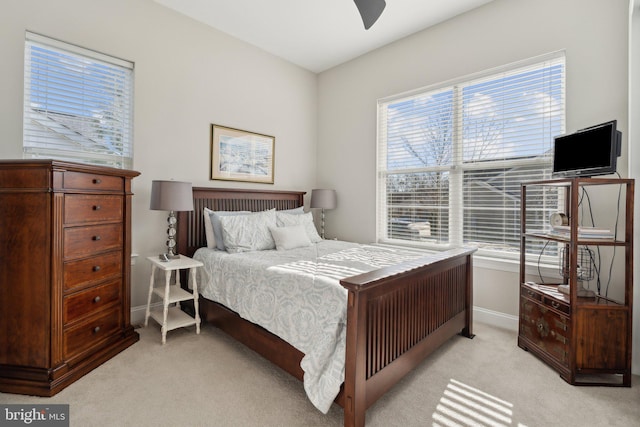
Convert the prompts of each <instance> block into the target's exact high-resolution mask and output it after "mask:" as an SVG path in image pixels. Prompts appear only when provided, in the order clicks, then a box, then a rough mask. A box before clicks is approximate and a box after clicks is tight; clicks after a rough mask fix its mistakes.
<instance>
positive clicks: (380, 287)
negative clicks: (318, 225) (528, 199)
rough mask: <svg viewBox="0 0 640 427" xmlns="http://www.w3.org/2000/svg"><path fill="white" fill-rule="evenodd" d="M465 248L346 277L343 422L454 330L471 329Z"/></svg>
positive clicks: (359, 420)
mask: <svg viewBox="0 0 640 427" xmlns="http://www.w3.org/2000/svg"><path fill="white" fill-rule="evenodd" d="M472 253H473V250H458V251H451V252H450V255H451V257H448V258H445V259H443V260H439V261H436V262H429V261H426V260H416V261H412V262H407V263H403V264H399V265H397V266H393V267H389V268H385V269H381V270H377V271H373V272H370V273H366V274H361V275H358V276H353V277H349V278H347V279H344V280H342V281H341V282H340V283H341V284H342V285H343V286H344V287H345V288H346V289H347V290H348V291H349V300H348V308H347V342H346V365H345V382H344V405H343V406H344V417H345V418H344V425H345V426H364V420H365V411H366V409H367V408H368V407H370V406H371V405H372V404H373V403H374V402H375V401H376V400H378V398H379V397H380V396H382V395H383V394H384V393H385V392H386V391H387V390H389V389H390V388H391V387H392V386H393V385H394V384H395V383H397V382H398V381H400V379H402V377H404V376H405V375H406V374H407V373H408V372H409V371H411V370H412V369H413V368H414V367H415V366H417V365H418V364H419V363H420V362H421V361H422V360H424V358H425V357H426V356H427V355H429V354H430V353H431V352H433V351H434V350H435V349H437V348H438V347H439V346H440V345H441V344H442V343H444V342H445V341H447V340H448V339H449V338H451V337H452V336H453V335H456V334H458V333H462V334H463V335H464V336H467V337H470V338H471V337H473V333H472V310H473V307H472V291H473V290H472Z"/></svg>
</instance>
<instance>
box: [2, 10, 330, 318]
mask: <svg viewBox="0 0 640 427" xmlns="http://www.w3.org/2000/svg"><path fill="white" fill-rule="evenodd" d="M25 30H29V31H32V32H36V33H40V34H43V35H46V36H49V37H53V38H57V39H60V40H63V41H65V42H69V43H73V44H77V45H80V46H83V47H87V48H90V49H93V50H97V51H100V52H103V53H107V54H111V55H114V56H117V57H120V58H123V59H127V60H130V61H133V62H135V104H134V105H135V112H134V138H135V139H134V169H136V170H138V171H140V172H141V173H142V175H141V176H140V177H138V178H136V179H135V180H134V183H133V191H134V193H135V196H134V206H133V251H134V252H137V253H138V254H139V255H140V256H139V259H138V261H137V262H136V265H134V267H133V275H132V282H133V285H132V288H133V289H132V306H133V307H140V306H144V305H145V304H146V291H147V286H148V280H149V279H148V275H149V269H150V268H149V265H148V262H147V261H146V260H145V257H147V256H150V255H155V254H157V253H159V252H161V251H162V249H163V247H164V242H165V237H166V215H167V213H165V212H159V211H150V210H149V193H150V187H151V181H152V180H154V179H176V180H184V181H191V182H193V184H194V186H197V185H200V186H223V187H231V186H233V187H252V188H256V187H257V188H267V189H270V188H278V189H291V190H303V191H310V189H311V188H312V187H313V186H314V184H315V175H316V171H315V147H316V138H317V129H316V125H317V114H316V108H317V107H316V102H317V93H316V90H317V87H316V82H317V77H316V75H315V74H313V73H311V72H309V71H306V70H303V69H302V68H299V67H297V66H294V65H292V64H291V63H288V62H286V61H283V60H281V59H279V58H276V57H274V56H272V55H270V54H267V53H265V52H264V51H262V50H259V49H257V48H255V47H253V46H251V45H248V44H246V43H243V42H241V41H239V40H237V39H234V38H232V37H230V36H227V35H225V34H223V33H220V32H218V31H215V30H213V29H210V28H208V27H206V26H204V25H201V24H199V23H197V22H196V21H193V20H191V19H188V18H186V17H184V16H182V15H178V14H176V13H175V12H172V11H170V10H169V9H166V8H164V7H162V6H160V5H158V4H157V3H155V2H153V1H152V0H109V1H104V0H55V1H51V0H2V2H1V3H0V57H1V58H2V66H1V67H0V93H1V94H2V96H1V97H0V129H2V143H0V158H5V159H6V158H21V157H22V105H23V101H22V99H23V93H22V90H23V89H22V88H23V68H24V67H23V50H24V32H25ZM210 123H217V124H221V125H226V126H231V127H236V128H240V129H246V130H251V131H255V132H260V133H264V134H267V135H273V136H275V138H276V144H275V145H276V155H275V184H274V185H265V184H245V183H235V184H234V183H231V182H222V181H209V179H208V176H209V175H208V174H209V160H208V156H209V124H210Z"/></svg>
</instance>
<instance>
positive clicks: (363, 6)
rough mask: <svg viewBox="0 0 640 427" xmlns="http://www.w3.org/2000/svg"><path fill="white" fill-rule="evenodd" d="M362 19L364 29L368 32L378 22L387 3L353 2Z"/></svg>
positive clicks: (376, 0)
mask: <svg viewBox="0 0 640 427" xmlns="http://www.w3.org/2000/svg"><path fill="white" fill-rule="evenodd" d="M353 1H354V2H355V3H356V6H357V8H358V12H360V16H361V17H362V22H363V23H364V29H365V30H368V29H369V28H371V26H372V25H373V24H375V22H376V21H377V20H378V18H379V17H380V15H382V11H383V10H384V8H385V6H386V5H387V2H385V1H384V0H353Z"/></svg>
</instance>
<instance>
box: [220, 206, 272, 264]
mask: <svg viewBox="0 0 640 427" xmlns="http://www.w3.org/2000/svg"><path fill="white" fill-rule="evenodd" d="M220 224H221V226H222V236H223V237H222V238H223V240H224V246H225V248H226V249H227V252H229V253H237V252H249V251H262V250H265V249H274V248H275V247H276V243H275V242H274V240H273V236H272V235H271V231H270V230H269V228H271V227H276V211H275V209H272V210H268V211H263V212H257V213H251V214H248V215H236V216H222V217H220Z"/></svg>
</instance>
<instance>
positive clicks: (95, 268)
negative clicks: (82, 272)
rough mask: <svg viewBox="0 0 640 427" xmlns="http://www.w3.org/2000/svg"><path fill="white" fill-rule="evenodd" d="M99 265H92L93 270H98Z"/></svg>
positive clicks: (99, 268)
mask: <svg viewBox="0 0 640 427" xmlns="http://www.w3.org/2000/svg"><path fill="white" fill-rule="evenodd" d="M100 270H101V267H100V266H99V265H94V266H93V271H100Z"/></svg>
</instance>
